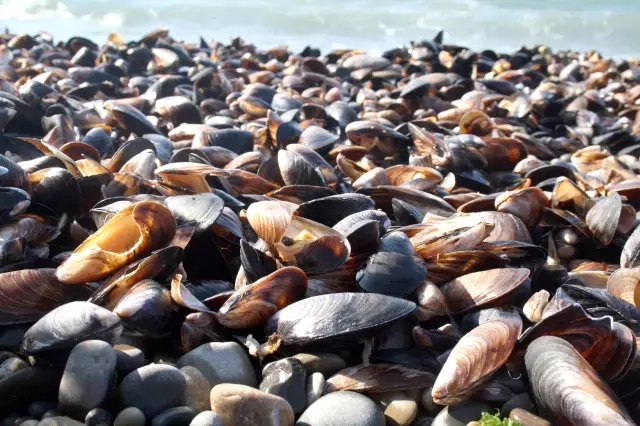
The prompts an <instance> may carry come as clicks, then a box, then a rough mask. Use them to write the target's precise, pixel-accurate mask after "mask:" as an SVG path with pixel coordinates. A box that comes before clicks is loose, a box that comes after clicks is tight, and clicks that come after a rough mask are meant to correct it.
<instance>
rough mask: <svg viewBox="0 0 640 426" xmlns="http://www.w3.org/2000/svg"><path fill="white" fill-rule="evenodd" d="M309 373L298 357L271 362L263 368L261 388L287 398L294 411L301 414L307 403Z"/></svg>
mask: <svg viewBox="0 0 640 426" xmlns="http://www.w3.org/2000/svg"><path fill="white" fill-rule="evenodd" d="M306 382H307V373H306V371H305V369H304V366H303V365H302V362H300V361H299V360H298V359H296V358H284V359H281V360H279V361H274V362H270V363H269V364H267V365H265V367H264V368H263V369H262V383H260V390H261V391H263V392H267V393H270V394H272V395H278V396H279V397H281V398H284V399H286V400H287V402H288V403H289V404H290V405H291V408H293V412H294V413H296V414H300V413H302V412H303V411H304V409H305V407H306V404H307V395H306V394H307V392H306V387H307V383H306Z"/></svg>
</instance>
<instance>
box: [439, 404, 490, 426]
mask: <svg viewBox="0 0 640 426" xmlns="http://www.w3.org/2000/svg"><path fill="white" fill-rule="evenodd" d="M483 412H487V413H492V412H494V411H493V410H492V409H491V407H489V406H488V405H486V404H483V403H481V402H476V401H472V400H467V401H463V402H461V403H460V404H457V405H447V406H446V407H445V408H444V409H443V410H442V411H440V412H439V413H438V415H437V416H436V418H435V419H433V423H432V426H466V425H467V423H469V422H473V421H476V420H478V419H479V418H480V417H481V416H482V413H483Z"/></svg>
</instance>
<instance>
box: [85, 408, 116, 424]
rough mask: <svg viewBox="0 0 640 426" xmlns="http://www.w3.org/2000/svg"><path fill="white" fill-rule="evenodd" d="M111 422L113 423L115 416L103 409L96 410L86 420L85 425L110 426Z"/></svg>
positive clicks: (89, 413)
mask: <svg viewBox="0 0 640 426" xmlns="http://www.w3.org/2000/svg"><path fill="white" fill-rule="evenodd" d="M111 422H113V416H112V415H111V413H110V412H108V411H107V410H105V409H103V408H94V409H93V410H91V411H89V412H88V413H87V417H85V418H84V424H85V425H87V426H100V425H102V426H104V425H110V424H111Z"/></svg>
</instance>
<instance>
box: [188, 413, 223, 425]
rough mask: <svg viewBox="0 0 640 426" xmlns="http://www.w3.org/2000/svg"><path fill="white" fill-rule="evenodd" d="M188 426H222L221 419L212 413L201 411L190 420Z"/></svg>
mask: <svg viewBox="0 0 640 426" xmlns="http://www.w3.org/2000/svg"><path fill="white" fill-rule="evenodd" d="M189 426H223V425H222V418H221V417H220V416H219V415H217V414H216V413H214V412H213V411H203V412H202V413H200V414H198V415H197V416H195V417H194V418H193V420H191V423H189Z"/></svg>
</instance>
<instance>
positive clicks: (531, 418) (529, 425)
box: [509, 408, 551, 426]
mask: <svg viewBox="0 0 640 426" xmlns="http://www.w3.org/2000/svg"><path fill="white" fill-rule="evenodd" d="M509 418H510V419H511V420H516V421H518V422H520V424H522V426H551V423H550V422H548V421H547V420H545V419H543V418H542V417H538V416H536V415H535V414H533V413H531V412H529V411H527V410H523V409H522V408H514V409H513V410H511V413H510V414H509Z"/></svg>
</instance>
